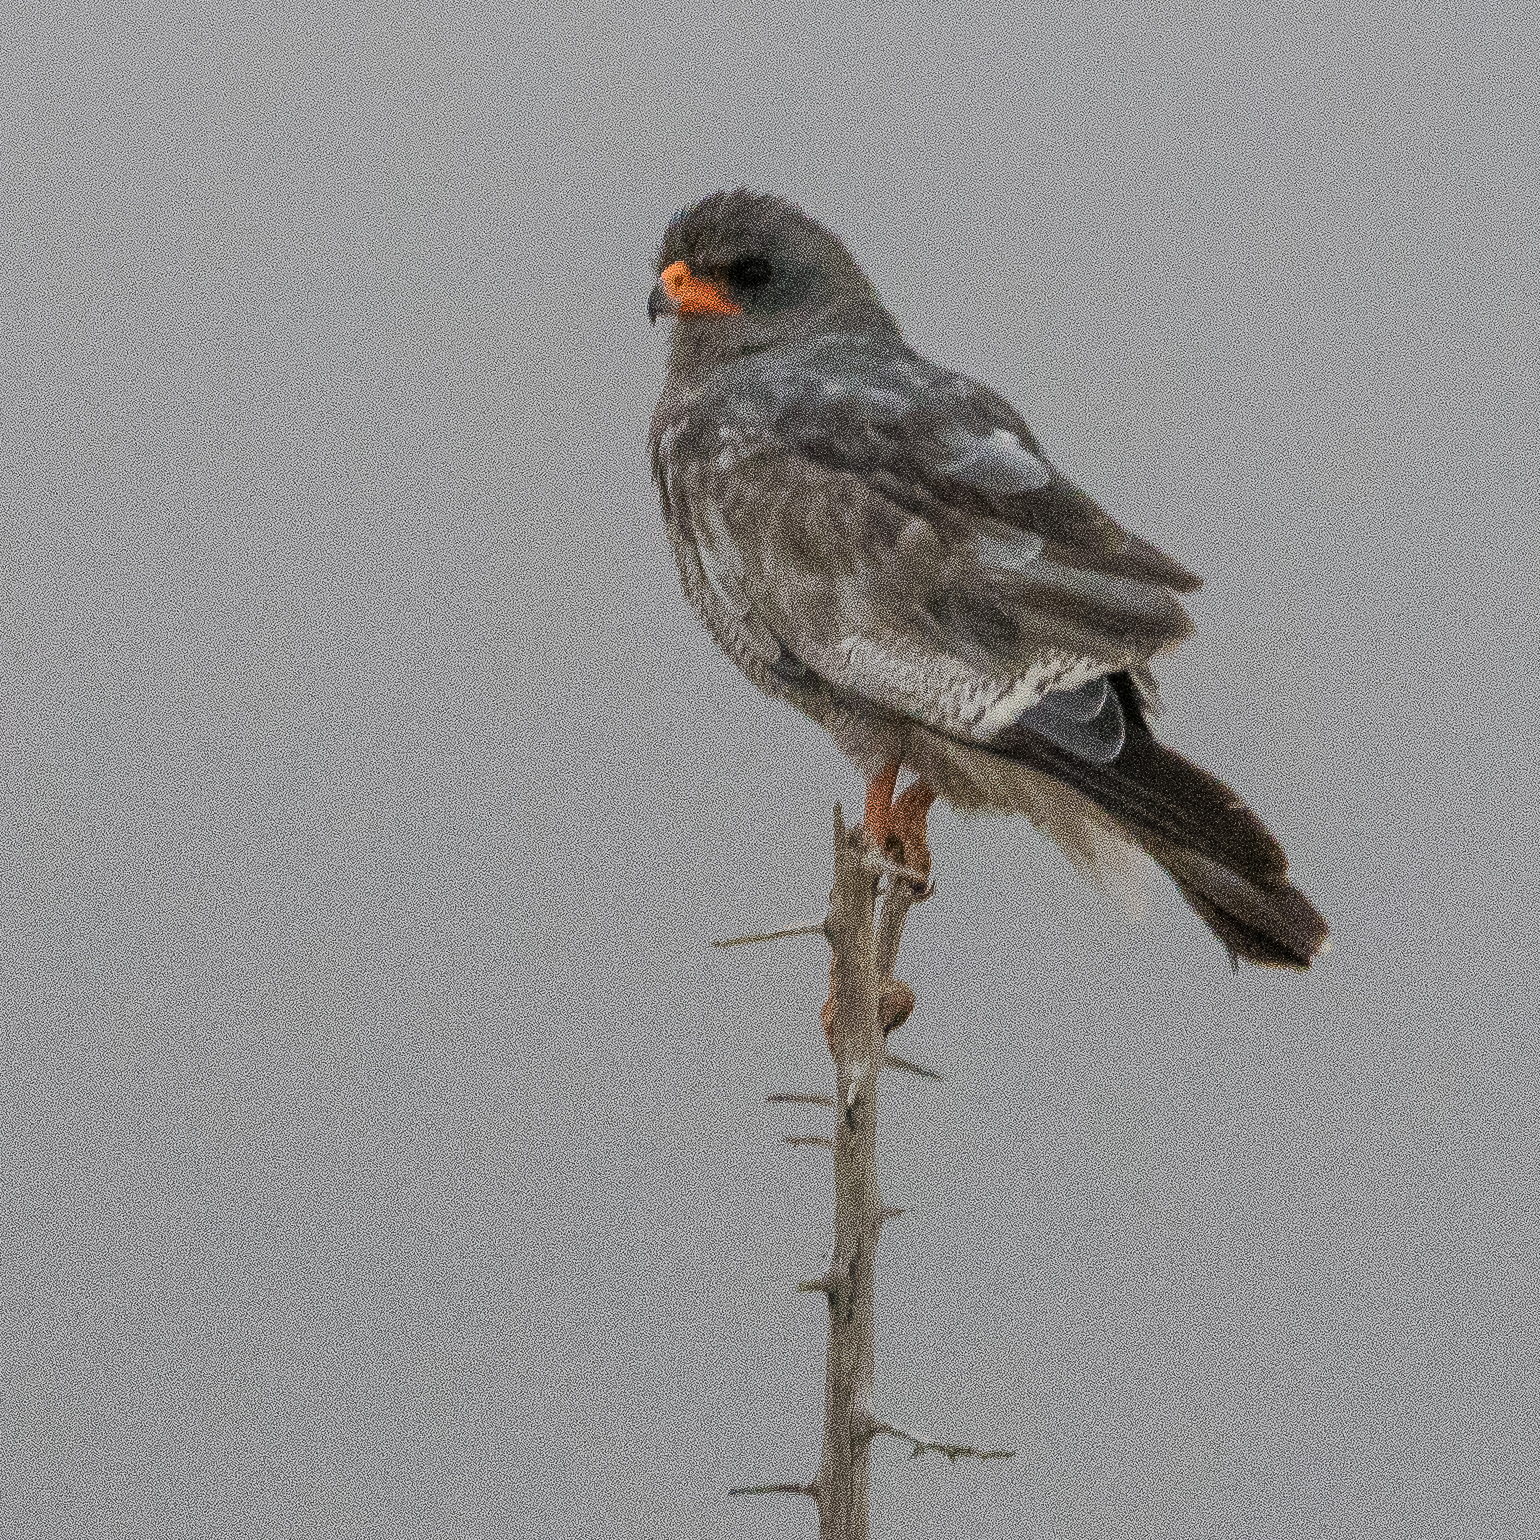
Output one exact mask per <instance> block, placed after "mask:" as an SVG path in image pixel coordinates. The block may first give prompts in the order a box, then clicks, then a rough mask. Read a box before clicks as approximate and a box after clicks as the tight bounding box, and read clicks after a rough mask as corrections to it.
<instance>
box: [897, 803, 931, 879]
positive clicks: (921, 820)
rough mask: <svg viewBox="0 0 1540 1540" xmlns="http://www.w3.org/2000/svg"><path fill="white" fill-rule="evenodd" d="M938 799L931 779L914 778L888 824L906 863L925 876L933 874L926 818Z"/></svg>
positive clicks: (912, 869) (911, 868)
mask: <svg viewBox="0 0 1540 1540" xmlns="http://www.w3.org/2000/svg"><path fill="white" fill-rule="evenodd" d="M935 800H936V793H935V791H934V789H933V788H932V787H931V785H930V783H929V782H927V781H915V782H913V783H912V784H911V785H908V786H906V787H905V788H904V790H903V793H902V795H900V797H899V799H898V801H897V802H895V803H894V804H893V807H892V811H891V818H890V822H889V824H888V828H889V830H890V835H889V837H890V838H892V839H896V840H897V841H898V843H899V848H900V849H901V851H902V852H903V856H902V859H903V863H904V865H905V866H907V867H908V868H909V869H910V870H911V871H916V872H918V873H919V874H920V875H921V876H922V877H928V876H930V845H929V843H928V842H927V841H926V838H925V820H926V818H927V817H928V816H929V814H930V807H931V803H933V802H934V801H935Z"/></svg>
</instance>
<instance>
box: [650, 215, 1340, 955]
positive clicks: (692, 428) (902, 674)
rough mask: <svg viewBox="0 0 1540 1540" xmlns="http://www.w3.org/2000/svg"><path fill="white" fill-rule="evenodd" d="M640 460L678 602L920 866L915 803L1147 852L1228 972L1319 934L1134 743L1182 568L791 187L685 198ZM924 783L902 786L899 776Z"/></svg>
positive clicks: (1087, 858) (1237, 833) (1157, 750)
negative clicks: (949, 360)
mask: <svg viewBox="0 0 1540 1540" xmlns="http://www.w3.org/2000/svg"><path fill="white" fill-rule="evenodd" d="M658 274H659V276H658V282H657V284H656V286H655V287H654V288H653V290H652V295H651V298H650V299H649V301H648V306H647V310H648V315H649V316H650V317H651V318H652V319H653V320H656V319H657V317H658V316H660V315H668V316H672V317H673V318H674V333H673V345H672V350H671V353H670V357H669V366H668V377H667V380H666V381H665V384H664V388H663V395H662V399H661V400H660V401H659V402H658V407H657V411H656V412H655V413H654V415H653V419H652V433H651V448H652V465H653V474H654V475H655V477H656V479H657V483H658V490H659V495H660V497H661V499H662V503H663V514H664V518H665V520H666V522H667V525H668V532H669V537H670V539H671V541H672V543H673V547H674V553H675V557H676V559H677V561H678V564H679V572H680V576H681V578H682V579H683V582H684V588H685V592H686V594H687V595H688V596H689V599H690V602H691V604H692V605H693V606H694V608H695V610H696V612H697V614H698V615H699V616H700V618H701V620H702V621H704V623H705V625H706V627H707V629H708V630H709V631H710V632H711V634H712V636H713V637H714V638H715V639H716V641H717V643H718V644H719V645H720V646H721V648H722V650H723V651H724V652H726V654H727V655H728V657H729V658H731V659H732V660H733V662H734V663H736V664H737V665H738V666H739V668H741V669H742V670H743V672H744V673H746V674H747V675H748V676H749V678H750V679H751V680H753V682H754V683H755V684H756V685H758V686H759V688H760V689H762V690H763V691H765V693H766V694H768V695H772V696H775V697H776V698H777V699H780V700H784V701H789V702H790V703H791V704H792V705H794V706H796V707H798V708H799V709H800V710H802V711H804V712H806V713H807V714H808V715H809V716H810V717H812V718H813V720H814V721H816V722H818V723H820V724H821V725H822V726H823V727H825V728H826V729H828V731H829V732H830V733H832V734H833V736H834V740H835V742H836V743H837V744H838V745H839V747H840V748H841V750H843V752H844V753H845V754H846V755H848V756H849V757H850V758H851V759H852V760H853V761H854V762H855V763H856V764H857V765H858V766H859V767H860V768H861V769H862V771H863V772H864V773H865V775H866V777H867V795H866V816H865V820H864V822H865V832H866V835H867V837H868V838H869V839H870V840H871V841H872V842H873V843H874V844H875V845H876V846H877V847H878V848H879V849H883V848H887V849H889V850H890V851H892V852H893V853H894V854H896V855H897V856H898V857H899V858H900V859H902V860H904V861H906V862H907V863H908V864H909V865H911V866H920V867H922V868H923V867H925V866H927V865H928V862H929V855H928V852H927V851H926V848H925V818H926V814H927V812H928V810H929V808H930V805H931V802H932V800H933V799H934V798H935V797H936V796H937V795H939V796H941V797H943V798H945V799H946V800H947V801H949V802H952V803H954V804H955V805H956V806H957V807H959V808H962V809H965V810H971V809H985V808H993V809H1001V810H1004V811H1009V812H1018V813H1025V814H1026V815H1027V816H1028V817H1029V818H1031V819H1032V820H1033V822H1034V823H1036V824H1038V825H1039V826H1040V827H1042V828H1043V829H1044V830H1045V831H1046V832H1047V833H1048V834H1050V835H1051V836H1052V837H1053V838H1054V839H1055V840H1056V841H1057V842H1058V843H1059V844H1060V845H1061V846H1062V847H1063V848H1064V850H1065V851H1066V852H1067V853H1068V855H1069V856H1070V858H1071V860H1072V861H1074V862H1076V863H1077V864H1079V865H1081V866H1083V867H1087V868H1090V869H1092V870H1096V869H1098V868H1100V867H1103V866H1105V865H1106V864H1108V863H1109V861H1111V862H1115V860H1116V858H1117V856H1118V855H1119V854H1126V853H1127V848H1128V846H1129V845H1133V846H1137V847H1138V848H1140V849H1143V850H1145V851H1147V852H1148V853H1149V854H1150V855H1151V856H1153V857H1154V858H1155V860H1156V861H1158V862H1159V863H1160V865H1161V866H1162V867H1164V868H1165V870H1166V871H1167V872H1168V873H1170V875H1171V877H1172V879H1173V880H1174V881H1175V883H1176V885H1177V887H1178V888H1179V889H1180V890H1181V892H1182V895H1183V897H1184V898H1186V900H1187V902H1188V903H1190V904H1191V905H1192V907H1193V908H1194V909H1195V910H1196V911H1197V912H1198V914H1199V915H1200V916H1202V918H1203V919H1204V921H1205V922H1206V923H1207V924H1208V925H1209V927H1210V928H1211V929H1212V930H1213V931H1214V933H1215V934H1216V935H1217V936H1218V937H1219V939H1220V940H1221V941H1222V942H1223V943H1224V945H1225V947H1226V948H1227V949H1228V950H1229V952H1230V955H1231V957H1232V959H1234V958H1246V959H1247V960H1248V961H1250V962H1256V963H1267V964H1273V965H1279V966H1284V967H1294V968H1305V967H1308V966H1309V965H1310V962H1311V961H1312V959H1314V958H1315V957H1316V956H1317V955H1318V954H1319V953H1320V952H1321V951H1322V950H1323V949H1324V947H1325V945H1326V922H1325V921H1324V920H1323V919H1322V918H1321V916H1320V915H1319V914H1318V913H1317V912H1316V910H1315V909H1314V907H1313V906H1312V905H1311V903H1310V901H1309V900H1308V899H1307V898H1306V897H1305V896H1304V894H1302V893H1301V892H1300V891H1299V890H1298V889H1297V888H1296V887H1294V886H1293V885H1292V884H1291V883H1290V882H1289V880H1288V861H1287V859H1286V857H1285V856H1284V853H1283V849H1282V847H1281V846H1280V845H1279V844H1278V842H1277V840H1276V839H1274V838H1273V836H1272V835H1271V834H1270V833H1269V832H1268V830H1267V828H1266V827H1265V826H1264V825H1263V823H1262V821H1261V819H1259V818H1258V817H1257V816H1256V814H1255V813H1253V812H1252V811H1251V810H1250V809H1249V808H1248V807H1246V805H1245V804H1244V803H1243V802H1242V801H1241V799H1240V798H1239V797H1238V796H1236V794H1235V793H1234V792H1233V791H1231V790H1230V788H1229V787H1228V786H1226V785H1224V784H1223V783H1222V782H1221V781H1219V780H1217V779H1216V778H1215V777H1213V776H1211V775H1209V774H1208V773H1207V772H1205V771H1203V770H1200V769H1198V767H1197V766H1195V765H1193V764H1190V763H1189V762H1188V761H1187V760H1185V759H1183V758H1182V757H1181V755H1179V754H1176V753H1173V752H1172V751H1171V750H1170V749H1167V748H1164V747H1163V746H1162V745H1161V744H1160V743H1158V742H1157V741H1156V739H1155V738H1154V736H1153V735H1152V734H1151V732H1150V729H1149V726H1148V719H1149V718H1150V716H1152V715H1153V710H1154V706H1155V702H1156V689H1155V681H1154V678H1153V676H1152V675H1151V673H1150V669H1149V660H1150V659H1151V658H1152V657H1154V656H1155V655H1156V654H1158V653H1161V652H1164V651H1165V650H1167V649H1168V648H1171V647H1174V646H1175V645H1176V644H1177V643H1178V642H1180V641H1181V640H1182V639H1183V638H1184V637H1186V636H1187V635H1188V634H1189V632H1190V631H1191V629H1192V625H1191V622H1190V621H1189V619H1188V617H1187V612H1186V611H1185V610H1184V609H1183V607H1182V604H1181V601H1180V600H1179V599H1178V598H1177V595H1178V594H1182V593H1188V592H1190V591H1192V590H1193V589H1195V588H1197V587H1198V585H1199V581H1200V580H1199V579H1198V578H1196V577H1194V576H1193V574H1192V573H1190V572H1189V571H1188V570H1187V569H1186V568H1185V567H1183V566H1181V565H1180V564H1179V563H1177V562H1175V561H1173V560H1172V559H1171V558H1170V557H1169V556H1166V555H1164V554H1163V553H1162V552H1160V551H1158V550H1157V549H1156V548H1155V547H1154V546H1152V545H1150V544H1148V543H1147V542H1146V541H1144V540H1141V539H1139V537H1138V536H1136V535H1130V534H1128V533H1127V532H1126V531H1125V530H1123V529H1121V528H1120V527H1119V526H1118V525H1117V524H1116V523H1114V522H1113V520H1112V519H1111V518H1109V517H1108V516H1107V515H1106V514H1105V513H1103V512H1102V510H1101V509H1100V508H1099V507H1098V506H1097V505H1096V503H1095V502H1094V501H1092V499H1091V498H1090V497H1088V496H1087V495H1086V494H1085V493H1084V492H1082V491H1081V490H1080V488H1079V487H1077V486H1075V485H1074V483H1073V482H1070V481H1068V480H1066V479H1065V478H1064V477H1063V476H1062V475H1061V474H1060V473H1059V472H1058V471H1057V470H1056V469H1055V468H1054V466H1053V465H1052V464H1051V463H1050V462H1049V461H1048V459H1047V457H1046V456H1045V455H1044V454H1043V451H1042V450H1041V448H1039V446H1038V443H1037V440H1036V439H1034V438H1033V436H1032V433H1031V430H1030V429H1029V428H1028V427H1027V425H1026V423H1025V422H1023V421H1022V419H1021V417H1020V416H1019V415H1018V414H1017V413H1016V411H1015V410H1014V409H1013V408H1012V407H1011V406H1010V404H1009V403H1008V402H1006V401H1004V400H1003V399H1002V398H1001V397H999V396H998V395H996V394H995V393H994V392H993V391H992V390H989V389H987V388H986V387H985V386H982V385H979V384H976V383H975V382H974V381H972V380H969V379H965V378H964V377H963V376H962V375H959V374H954V373H952V372H951V371H950V370H947V369H943V368H940V367H939V366H937V365H936V364H933V363H930V362H929V361H927V360H926V359H924V358H921V357H920V356H919V354H917V353H915V352H914V351H913V350H912V349H911V348H909V347H908V346H907V345H906V344H905V343H904V340H903V338H902V337H901V336H900V335H899V329H898V325H897V323H896V322H895V321H894V319H893V317H892V316H891V315H889V314H888V312H887V310H886V309H885V308H884V306H883V304H882V301H881V299H880V298H879V297H878V295H877V292H876V290H875V289H874V288H873V287H872V285H871V283H870V282H869V281H868V279H867V277H866V275H865V274H864V273H863V272H862V271H861V269H860V267H859V266H857V264H856V262H855V259H854V258H853V257H852V256H851V255H850V253H849V252H848V251H847V250H846V249H845V247H844V246H843V245H842V244H841V242H840V241H839V240H838V239H837V238H836V237H835V236H834V235H832V234H831V233H830V232H829V231H828V230H826V229H824V228H823V226H822V225H820V224H818V223H817V222H816V221H814V220H813V219H810V218H809V217H808V216H807V215H806V214H804V213H803V212H802V211H801V210H800V209H798V208H796V207H795V206H793V205H792V204H790V203H787V202H786V201H784V200H783V199H781V198H776V197H771V196H769V195H766V194H761V193H752V192H747V191H737V192H719V193H715V194H713V195H712V196H711V197H709V198H706V199H705V200H704V201H702V202H700V203H698V204H696V205H695V206H694V207H693V208H690V209H686V210H684V211H683V212H682V213H680V214H679V215H677V216H676V217H675V218H674V220H673V221H672V223H671V224H670V225H669V227H668V230H667V232H666V234H665V235H664V238H663V246H662V250H661V251H660V252H659V254H658ZM905 768H907V769H908V770H910V771H911V772H913V775H914V777H915V779H914V781H913V782H912V783H911V785H910V786H909V787H908V788H907V789H906V790H905V791H904V792H903V793H902V794H900V795H899V796H898V797H897V799H896V800H895V797H894V792H895V788H896V784H897V778H898V776H899V774H900V772H901V770H903V769H905Z"/></svg>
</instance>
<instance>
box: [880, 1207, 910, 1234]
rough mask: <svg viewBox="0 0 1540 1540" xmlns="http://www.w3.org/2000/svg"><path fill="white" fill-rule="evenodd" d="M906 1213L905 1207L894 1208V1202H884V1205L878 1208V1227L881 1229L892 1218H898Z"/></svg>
mask: <svg viewBox="0 0 1540 1540" xmlns="http://www.w3.org/2000/svg"><path fill="white" fill-rule="evenodd" d="M904 1213H905V1210H904V1209H901V1208H894V1207H893V1206H892V1204H890V1203H884V1204H883V1206H882V1207H881V1208H880V1209H878V1210H877V1226H878V1228H879V1229H880V1228H881V1227H882V1226H883V1225H885V1224H886V1223H887V1222H888V1221H889V1220H890V1219H898V1218H899V1217H900V1216H901V1215H903V1214H904Z"/></svg>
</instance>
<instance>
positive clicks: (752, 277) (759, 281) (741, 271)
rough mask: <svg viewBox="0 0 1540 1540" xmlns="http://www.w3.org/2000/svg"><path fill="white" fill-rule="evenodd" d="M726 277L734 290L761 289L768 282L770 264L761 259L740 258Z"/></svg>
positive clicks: (729, 269)
mask: <svg viewBox="0 0 1540 1540" xmlns="http://www.w3.org/2000/svg"><path fill="white" fill-rule="evenodd" d="M727 277H728V280H729V281H730V282H731V283H732V285H733V287H734V288H736V289H762V288H763V287H764V286H765V285H766V284H767V283H769V282H770V264H769V263H768V262H766V261H765V259H764V258H763V257H740V258H739V259H738V260H737V261H736V262H734V263H733V265H732V266H731V267H730V268H728V270H727Z"/></svg>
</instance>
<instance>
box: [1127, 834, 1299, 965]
mask: <svg viewBox="0 0 1540 1540" xmlns="http://www.w3.org/2000/svg"><path fill="white" fill-rule="evenodd" d="M1156 859H1157V860H1158V861H1159V862H1160V864H1161V865H1162V866H1164V867H1165V869H1166V870H1167V871H1168V872H1169V873H1170V874H1171V877H1172V879H1173V881H1175V883H1176V885H1177V887H1178V888H1180V889H1181V891H1182V897H1183V898H1185V899H1186V900H1187V902H1188V903H1189V904H1191V905H1192V907H1193V908H1194V909H1196V910H1197V912H1198V914H1199V915H1200V916H1202V918H1203V921H1204V923H1205V924H1206V925H1207V926H1208V928H1209V929H1210V930H1212V931H1213V932H1214V934H1215V935H1216V936H1218V937H1219V939H1220V940H1221V941H1222V942H1223V943H1224V944H1225V946H1226V948H1228V950H1229V952H1230V955H1231V957H1232V958H1244V959H1245V960H1246V961H1247V962H1253V963H1259V964H1261V965H1262V966H1263V967H1266V968H1299V969H1304V968H1308V967H1309V966H1310V964H1311V963H1312V962H1314V961H1315V959H1316V958H1317V957H1319V956H1320V955H1321V953H1322V952H1324V951H1325V950H1326V948H1327V946H1328V945H1329V941H1328V939H1327V937H1328V930H1327V925H1326V921H1325V920H1324V919H1322V918H1321V915H1320V914H1319V912H1318V911H1317V910H1316V907H1315V905H1314V904H1312V903H1311V902H1310V900H1309V899H1308V898H1306V897H1305V895H1304V894H1303V893H1301V892H1300V891H1299V889H1298V888H1296V887H1295V886H1294V885H1293V884H1292V883H1290V882H1288V881H1281V882H1277V883H1272V884H1267V885H1265V886H1264V885H1262V884H1260V883H1256V882H1252V881H1249V880H1248V879H1246V878H1245V877H1242V876H1240V875H1239V874H1238V873H1236V872H1234V871H1232V870H1230V868H1228V867H1225V866H1221V865H1220V864H1219V863H1218V862H1217V861H1213V860H1210V859H1209V858H1208V857H1207V856H1202V855H1198V854H1197V853H1196V852H1194V851H1191V850H1177V851H1160V852H1158V853H1156Z"/></svg>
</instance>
